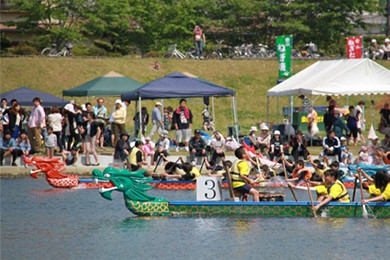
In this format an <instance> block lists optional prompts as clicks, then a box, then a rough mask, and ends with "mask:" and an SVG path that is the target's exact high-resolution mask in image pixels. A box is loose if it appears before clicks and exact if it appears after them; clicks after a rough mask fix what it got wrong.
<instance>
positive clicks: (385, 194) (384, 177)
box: [357, 168, 390, 203]
mask: <svg viewBox="0 0 390 260" xmlns="http://www.w3.org/2000/svg"><path fill="white" fill-rule="evenodd" d="M357 171H360V172H361V173H362V175H363V176H364V177H365V178H366V179H367V180H368V181H369V182H370V183H375V186H374V187H373V185H370V186H368V191H369V193H370V194H371V197H372V198H369V199H365V200H362V203H367V202H375V201H386V202H389V201H390V177H389V174H388V173H387V172H386V171H385V170H379V171H377V173H376V174H375V176H374V178H371V177H370V176H369V175H368V174H367V173H365V172H364V171H362V169H361V168H358V169H357ZM370 187H371V188H370Z"/></svg>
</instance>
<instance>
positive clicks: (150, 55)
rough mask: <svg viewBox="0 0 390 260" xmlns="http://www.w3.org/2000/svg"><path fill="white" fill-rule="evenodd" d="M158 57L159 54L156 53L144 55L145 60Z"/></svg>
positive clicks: (151, 52)
mask: <svg viewBox="0 0 390 260" xmlns="http://www.w3.org/2000/svg"><path fill="white" fill-rule="evenodd" d="M158 56H159V53H158V52H157V51H149V52H147V53H145V54H144V57H145V58H157V57H158Z"/></svg>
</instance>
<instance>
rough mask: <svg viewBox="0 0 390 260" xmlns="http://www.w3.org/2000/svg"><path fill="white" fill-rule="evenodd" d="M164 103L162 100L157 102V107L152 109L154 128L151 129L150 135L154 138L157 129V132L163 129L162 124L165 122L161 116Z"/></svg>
mask: <svg viewBox="0 0 390 260" xmlns="http://www.w3.org/2000/svg"><path fill="white" fill-rule="evenodd" d="M161 106H162V104H161V103H160V102H156V107H155V108H154V109H153V111H152V123H153V126H152V130H150V133H149V137H150V138H153V135H154V133H155V132H156V131H157V133H160V132H161V131H162V129H161V126H162V124H163V121H162V118H161V112H160V109H161Z"/></svg>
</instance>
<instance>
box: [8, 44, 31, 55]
mask: <svg viewBox="0 0 390 260" xmlns="http://www.w3.org/2000/svg"><path fill="white" fill-rule="evenodd" d="M8 52H9V53H10V54H12V55H37V54H38V51H37V50H36V49H35V48H34V47H33V46H30V45H27V44H25V43H22V44H19V45H17V46H13V47H10V48H8Z"/></svg>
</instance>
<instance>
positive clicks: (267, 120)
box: [266, 96, 269, 125]
mask: <svg viewBox="0 0 390 260" xmlns="http://www.w3.org/2000/svg"><path fill="white" fill-rule="evenodd" d="M268 114H269V96H267V117H266V119H267V124H268V125H269V115H268Z"/></svg>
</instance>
